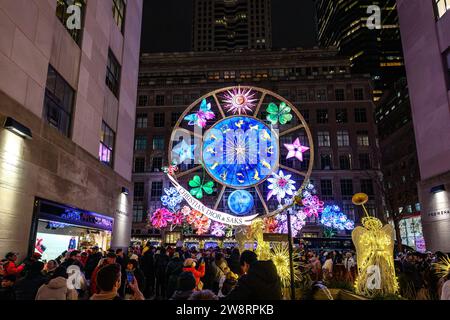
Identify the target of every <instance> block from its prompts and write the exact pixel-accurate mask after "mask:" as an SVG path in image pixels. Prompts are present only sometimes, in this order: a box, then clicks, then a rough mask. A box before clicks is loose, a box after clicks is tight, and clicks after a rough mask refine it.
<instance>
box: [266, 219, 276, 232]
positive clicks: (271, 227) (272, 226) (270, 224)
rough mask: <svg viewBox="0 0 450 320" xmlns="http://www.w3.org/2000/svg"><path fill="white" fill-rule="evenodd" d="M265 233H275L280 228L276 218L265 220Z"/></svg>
mask: <svg viewBox="0 0 450 320" xmlns="http://www.w3.org/2000/svg"><path fill="white" fill-rule="evenodd" d="M264 225H265V232H267V233H275V232H276V230H277V228H278V222H277V220H276V219H275V218H274V217H270V218H264Z"/></svg>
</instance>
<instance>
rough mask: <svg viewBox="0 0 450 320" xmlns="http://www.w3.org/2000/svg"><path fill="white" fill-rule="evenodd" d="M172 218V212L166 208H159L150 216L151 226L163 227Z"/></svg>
mask: <svg viewBox="0 0 450 320" xmlns="http://www.w3.org/2000/svg"><path fill="white" fill-rule="evenodd" d="M171 220H172V213H171V212H170V211H169V210H167V209H166V208H160V209H158V210H156V211H155V212H154V213H153V214H152V215H151V218H150V221H151V223H152V226H153V227H155V228H157V229H163V228H165V227H167V225H168V224H169V222H171Z"/></svg>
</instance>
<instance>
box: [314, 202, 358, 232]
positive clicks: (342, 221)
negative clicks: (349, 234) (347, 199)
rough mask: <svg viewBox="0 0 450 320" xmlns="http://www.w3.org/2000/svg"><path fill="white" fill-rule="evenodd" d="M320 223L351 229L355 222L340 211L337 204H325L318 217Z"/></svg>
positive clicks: (341, 228) (329, 226) (338, 228)
mask: <svg viewBox="0 0 450 320" xmlns="http://www.w3.org/2000/svg"><path fill="white" fill-rule="evenodd" d="M320 223H321V224H323V225H324V226H326V227H328V228H332V229H337V230H353V229H354V228H355V223H354V222H353V221H352V220H350V219H348V217H347V216H346V215H345V214H344V213H343V212H342V211H341V208H339V206H336V205H334V206H326V207H325V208H324V210H323V212H322V216H321V217H320Z"/></svg>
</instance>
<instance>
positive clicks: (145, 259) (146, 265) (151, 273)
mask: <svg viewBox="0 0 450 320" xmlns="http://www.w3.org/2000/svg"><path fill="white" fill-rule="evenodd" d="M140 265H141V270H142V271H143V272H144V276H145V282H146V284H145V291H144V295H145V298H147V299H149V298H151V296H153V293H154V290H155V260H154V248H153V247H152V246H150V244H147V246H146V247H145V248H144V250H142V257H141V260H140Z"/></svg>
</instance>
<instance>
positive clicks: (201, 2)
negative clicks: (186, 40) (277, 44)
mask: <svg viewBox="0 0 450 320" xmlns="http://www.w3.org/2000/svg"><path fill="white" fill-rule="evenodd" d="M192 34H193V36H192V37H193V38H192V46H193V50H194V51H226V50H235V49H270V48H271V47H272V20H271V0H194V20H193V33H192Z"/></svg>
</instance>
